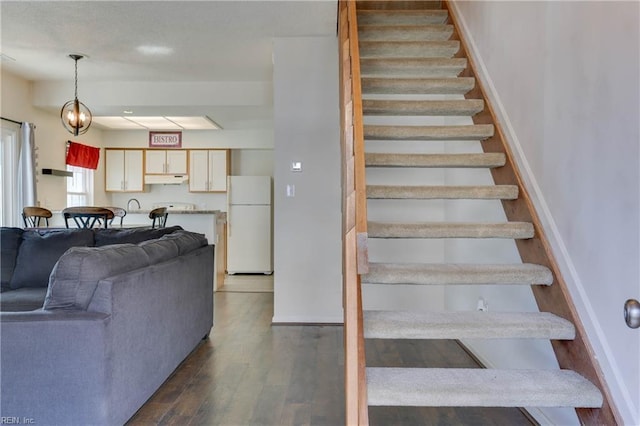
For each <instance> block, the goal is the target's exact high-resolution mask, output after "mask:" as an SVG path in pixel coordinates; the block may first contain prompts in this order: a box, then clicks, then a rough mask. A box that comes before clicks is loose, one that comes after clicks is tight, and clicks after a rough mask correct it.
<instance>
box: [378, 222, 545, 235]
mask: <svg viewBox="0 0 640 426" xmlns="http://www.w3.org/2000/svg"><path fill="white" fill-rule="evenodd" d="M367 233H368V235H369V238H514V239H528V238H533V235H534V229H533V225H532V224H531V223H529V222H505V223H466V222H417V223H385V222H368V223H367Z"/></svg>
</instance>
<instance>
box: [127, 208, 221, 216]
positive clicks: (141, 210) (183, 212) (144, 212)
mask: <svg viewBox="0 0 640 426" xmlns="http://www.w3.org/2000/svg"><path fill="white" fill-rule="evenodd" d="M150 211H151V209H140V210H127V214H149V212H150ZM167 213H169V214H170V215H171V214H220V210H199V209H196V210H168V211H167ZM125 217H126V216H125Z"/></svg>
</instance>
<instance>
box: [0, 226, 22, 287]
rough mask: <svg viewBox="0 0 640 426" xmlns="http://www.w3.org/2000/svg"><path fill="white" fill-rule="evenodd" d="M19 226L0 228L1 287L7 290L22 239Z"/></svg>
mask: <svg viewBox="0 0 640 426" xmlns="http://www.w3.org/2000/svg"><path fill="white" fill-rule="evenodd" d="M23 232H24V231H23V230H22V229H21V228H5V227H2V228H1V229H0V251H1V252H2V257H0V269H2V278H1V279H0V284H1V287H0V288H1V289H2V290H8V289H9V283H10V282H11V276H12V275H13V270H14V269H15V267H16V259H17V257H18V248H19V247H20V242H21V241H22V233H23Z"/></svg>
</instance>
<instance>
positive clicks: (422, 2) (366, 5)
mask: <svg viewBox="0 0 640 426" xmlns="http://www.w3.org/2000/svg"><path fill="white" fill-rule="evenodd" d="M356 5H357V7H356V8H357V10H358V12H359V11H361V10H410V11H416V10H428V9H441V8H442V2H441V1H440V0H415V1H414V0H412V1H409V2H407V1H395V2H394V1H391V2H389V1H379V0H357V2H356Z"/></svg>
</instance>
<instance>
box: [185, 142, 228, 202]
mask: <svg viewBox="0 0 640 426" xmlns="http://www.w3.org/2000/svg"><path fill="white" fill-rule="evenodd" d="M228 174H229V151H228V150H226V149H191V150H189V191H190V192H225V191H226V190H227V175H228Z"/></svg>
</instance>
